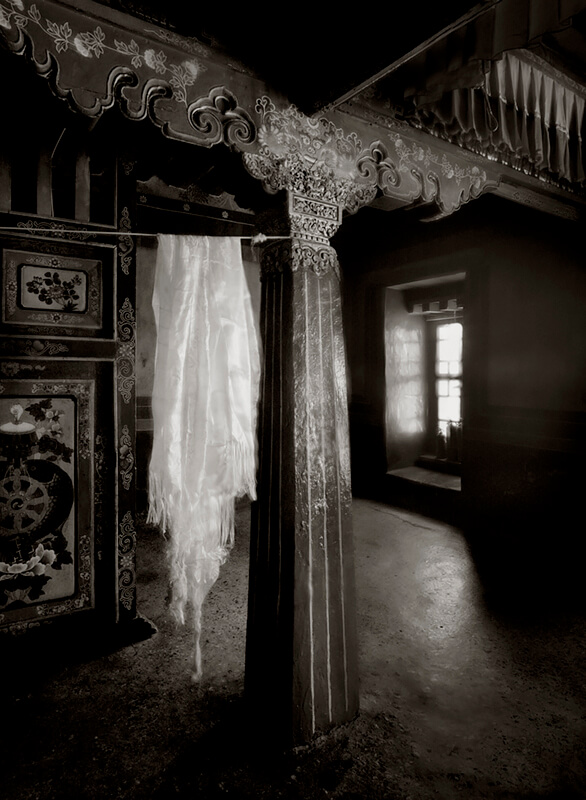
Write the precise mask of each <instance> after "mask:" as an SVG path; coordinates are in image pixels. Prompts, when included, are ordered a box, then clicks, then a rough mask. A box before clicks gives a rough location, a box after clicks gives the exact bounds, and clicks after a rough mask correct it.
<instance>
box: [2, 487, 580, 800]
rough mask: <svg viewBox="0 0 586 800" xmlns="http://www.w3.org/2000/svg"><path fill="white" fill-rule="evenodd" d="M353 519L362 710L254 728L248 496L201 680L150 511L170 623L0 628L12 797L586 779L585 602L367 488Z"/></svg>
mask: <svg viewBox="0 0 586 800" xmlns="http://www.w3.org/2000/svg"><path fill="white" fill-rule="evenodd" d="M354 528H355V539H356V578H357V598H358V599H357V602H358V622H359V636H360V666H361V712H360V715H359V716H358V717H357V718H356V719H355V720H354V721H353V722H351V723H350V724H348V725H345V726H342V727H340V728H338V729H336V730H334V731H333V732H331V733H330V734H329V735H326V736H322V737H319V738H317V739H316V740H315V741H313V742H312V743H310V744H309V745H308V746H306V747H301V748H296V749H294V750H288V751H283V750H282V749H279V748H278V747H277V748H275V745H274V741H273V738H272V737H271V731H270V730H266V731H265V730H260V731H259V730H258V729H256V730H255V731H254V734H253V735H251V732H250V723H251V720H250V717H248V716H247V715H246V713H245V709H244V707H243V702H242V688H243V668H244V642H245V625H246V599H247V598H246V592H247V546H248V542H247V536H248V510H247V509H246V508H241V509H240V511H239V512H238V532H237V544H236V547H235V550H234V551H233V553H232V556H231V558H230V560H229V562H228V563H227V564H226V565H225V566H224V568H223V571H222V574H221V577H220V580H219V582H218V583H217V584H216V586H215V587H214V589H213V591H212V594H211V595H210V597H209V599H208V601H207V607H206V610H205V635H204V639H205V645H204V662H205V665H204V668H205V677H204V680H203V682H202V683H201V684H200V685H198V686H195V685H193V684H192V683H191V682H190V678H189V674H188V669H187V659H188V654H189V650H190V641H189V634H188V632H187V631H186V630H181V629H177V628H176V627H175V626H174V625H173V624H172V623H171V622H170V620H169V618H168V615H167V611H166V607H165V595H166V582H165V567H164V560H163V555H162V541H161V537H160V536H159V534H158V533H157V532H156V531H155V530H153V529H151V528H147V527H142V528H141V529H140V530H139V558H140V563H139V580H140V586H139V608H140V610H141V612H142V614H143V615H145V616H146V617H148V618H149V619H150V620H152V621H153V622H154V623H155V625H156V626H157V628H158V632H157V633H156V634H155V635H154V636H152V637H151V638H149V639H146V640H143V641H138V642H136V643H134V644H131V645H128V644H126V645H124V644H122V645H118V646H116V645H112V644H110V646H108V645H107V644H106V643H104V642H101V641H94V642H89V643H85V645H84V646H83V647H81V646H80V644H79V642H77V641H71V642H68V643H66V644H65V645H64V644H63V642H60V641H59V640H56V641H55V642H53V643H51V639H50V638H49V639H48V641H47V642H45V643H44V644H43V645H42V647H41V646H40V645H39V646H38V647H34V648H30V647H23V648H22V651H21V649H20V647H19V648H17V649H16V650H14V649H13V647H12V645H9V644H7V640H6V638H4V639H3V640H0V646H1V647H2V651H1V656H0V658H1V659H2V663H3V668H2V673H3V679H2V684H1V686H2V692H1V698H2V702H1V705H0V763H1V765H2V766H1V770H0V797H1V798H2V799H3V800H35V798H38V800H49V798H55V799H56V798H71V799H72V800H85V799H86V798H88V800H89V798H92V799H94V798H95V800H98V799H99V800H111V799H112V800H114V798H128V799H129V800H130V798H132V799H133V800H134V799H136V800H138V798H157V799H159V800H164V799H165V798H175V797H180V798H195V799H198V800H199V799H200V798H201V799H202V800H205V799H207V798H224V797H234V798H238V797H242V798H255V799H257V798H279V797H282V798H299V800H305V799H307V800H310V799H311V800H314V798H316V799H317V798H344V799H345V800H358V799H359V798H364V800H371V799H374V798H387V799H388V800H408V799H409V800H428V799H431V798H445V800H452V798H466V799H470V800H477V798H494V800H529V799H530V798H531V800H537V799H538V798H539V799H540V800H554V798H555V799H556V800H576V798H586V755H585V744H586V683H585V680H584V677H585V655H586V632H585V627H584V619H585V616H586V615H585V614H584V612H583V611H579V610H577V609H576V607H575V606H574V607H571V608H572V610H568V608H567V607H565V606H564V605H563V604H558V605H557V606H556V607H555V608H553V607H551V605H550V603H549V602H547V601H546V602H544V597H545V598H546V600H547V597H548V593H547V591H546V587H543V591H542V592H541V596H540V598H539V599H540V602H537V598H534V597H533V596H531V592H537V593H539V587H535V585H534V584H531V582H529V585H532V588H531V589H530V590H527V591H526V590H525V589H523V590H521V589H520V588H519V587H518V586H517V589H518V590H517V591H510V588H511V587H510V586H509V587H507V589H508V590H507V591H506V592H502V593H500V592H499V589H500V587H499V583H498V575H496V576H493V577H492V579H491V580H492V585H490V586H487V585H486V583H483V582H481V579H480V577H479V574H482V575H483V581H486V577H485V576H484V574H483V573H482V572H480V573H479V571H478V570H477V569H476V565H475V563H474V561H473V559H472V556H471V553H470V550H469V548H468V546H467V544H466V541H465V539H464V536H463V535H462V533H461V532H460V531H459V530H457V529H455V528H451V527H449V526H447V525H444V524H442V523H439V522H436V521H433V520H431V519H428V518H425V517H422V516H419V515H417V514H414V513H410V512H407V511H401V510H398V509H396V508H392V507H390V506H385V505H381V504H378V503H374V502H370V501H365V500H356V501H355V503H354ZM503 559H506V553H503ZM506 579H507V581H508V582H509V584H510V583H511V582H513V583H515V576H514V575H513V576H511V572H510V570H509V572H508V573H507V578H506ZM515 585H516V584H515ZM519 586H520V584H519ZM486 589H490V591H489V593H488V594H486V592H485V590H486ZM534 599H535V602H534ZM495 600H496V601H497V602H495ZM499 600H500V602H498V601H499Z"/></svg>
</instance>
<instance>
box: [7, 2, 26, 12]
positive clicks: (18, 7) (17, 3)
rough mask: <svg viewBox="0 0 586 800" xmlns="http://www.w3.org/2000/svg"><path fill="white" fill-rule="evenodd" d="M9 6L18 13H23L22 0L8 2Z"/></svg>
mask: <svg viewBox="0 0 586 800" xmlns="http://www.w3.org/2000/svg"><path fill="white" fill-rule="evenodd" d="M10 5H11V6H12V7H13V8H17V9H18V10H19V11H24V3H23V2H22V0H10Z"/></svg>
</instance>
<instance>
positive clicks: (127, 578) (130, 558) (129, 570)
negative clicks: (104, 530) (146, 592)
mask: <svg viewBox="0 0 586 800" xmlns="http://www.w3.org/2000/svg"><path fill="white" fill-rule="evenodd" d="M135 596H136V530H135V527H134V519H133V517H132V513H131V512H130V511H127V512H126V514H125V515H124V517H123V518H122V520H121V522H120V525H119V533H118V600H119V603H120V605H121V606H123V608H125V609H126V610H127V611H130V610H131V609H132V606H133V604H134V600H135Z"/></svg>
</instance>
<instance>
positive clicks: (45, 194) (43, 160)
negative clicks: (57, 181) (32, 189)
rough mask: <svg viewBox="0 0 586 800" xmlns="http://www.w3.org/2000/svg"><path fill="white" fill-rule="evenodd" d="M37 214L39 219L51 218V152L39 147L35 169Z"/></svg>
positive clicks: (47, 148)
mask: <svg viewBox="0 0 586 800" xmlns="http://www.w3.org/2000/svg"><path fill="white" fill-rule="evenodd" d="M37 214H38V215H39V216H41V217H52V216H53V176H52V169H51V150H50V148H49V147H48V146H45V147H41V149H40V151H39V162H38V167H37Z"/></svg>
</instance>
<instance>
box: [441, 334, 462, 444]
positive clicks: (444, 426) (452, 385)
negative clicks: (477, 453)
mask: <svg viewBox="0 0 586 800" xmlns="http://www.w3.org/2000/svg"><path fill="white" fill-rule="evenodd" d="M435 394H436V400H437V426H438V430H439V431H441V432H442V433H443V435H444V436H446V437H447V436H448V433H449V425H450V423H456V424H460V423H461V421H462V323H461V322H447V323H441V324H438V325H437V327H436V348H435Z"/></svg>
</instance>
